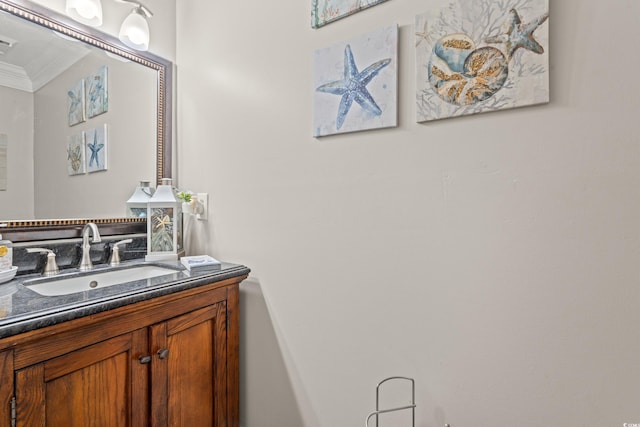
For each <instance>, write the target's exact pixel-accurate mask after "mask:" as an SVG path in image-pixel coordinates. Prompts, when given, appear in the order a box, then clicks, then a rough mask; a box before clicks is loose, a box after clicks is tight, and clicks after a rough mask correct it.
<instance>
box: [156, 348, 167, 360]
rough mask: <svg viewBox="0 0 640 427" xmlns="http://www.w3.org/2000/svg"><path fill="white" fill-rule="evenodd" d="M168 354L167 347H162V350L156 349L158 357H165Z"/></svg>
mask: <svg viewBox="0 0 640 427" xmlns="http://www.w3.org/2000/svg"><path fill="white" fill-rule="evenodd" d="M168 355H169V349H168V348H163V349H162V350H158V357H159V358H160V359H166V358H167V356H168Z"/></svg>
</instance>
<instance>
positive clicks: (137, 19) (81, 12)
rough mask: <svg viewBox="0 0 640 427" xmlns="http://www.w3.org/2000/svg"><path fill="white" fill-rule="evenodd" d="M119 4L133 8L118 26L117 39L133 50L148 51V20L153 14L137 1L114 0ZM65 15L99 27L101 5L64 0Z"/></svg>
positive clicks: (93, 0) (97, 1)
mask: <svg viewBox="0 0 640 427" xmlns="http://www.w3.org/2000/svg"><path fill="white" fill-rule="evenodd" d="M115 1H117V2H119V3H129V4H133V5H134V8H133V9H132V10H131V13H130V14H129V15H128V16H127V17H126V18H125V20H124V21H123V22H122V25H121V26H120V32H119V34H118V38H119V39H120V41H121V42H122V43H124V44H125V45H127V46H129V47H130V48H132V49H135V50H141V51H145V50H148V49H149V38H150V35H149V23H148V22H147V19H148V18H151V17H152V16H153V13H151V11H150V10H149V9H148V8H147V7H146V6H144V5H142V4H140V3H138V2H137V1H129V0H115ZM65 12H66V13H67V15H68V16H69V17H70V18H72V19H74V20H76V21H78V22H80V23H82V24H85V25H89V26H92V27H99V26H101V25H102V3H101V2H100V0H66V5H65Z"/></svg>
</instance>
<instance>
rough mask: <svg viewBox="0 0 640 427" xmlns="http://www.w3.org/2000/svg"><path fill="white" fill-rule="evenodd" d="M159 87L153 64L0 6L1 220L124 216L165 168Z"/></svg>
mask: <svg viewBox="0 0 640 427" xmlns="http://www.w3.org/2000/svg"><path fill="white" fill-rule="evenodd" d="M105 37H108V36H105ZM111 50H112V49H111ZM159 86H162V85H159V71H158V69H155V68H152V67H148V66H146V65H143V64H141V63H138V62H133V61H129V60H127V59H125V58H124V57H122V56H118V55H115V54H113V53H111V52H106V51H105V50H101V49H98V48H97V47H94V46H91V45H89V44H86V43H83V42H80V41H78V40H75V39H72V38H69V37H67V36H63V35H61V34H60V33H57V32H54V31H53V30H52V29H50V28H45V27H43V26H40V25H37V24H35V23H33V22H29V21H28V20H25V19H22V18H19V17H17V16H14V15H12V14H9V13H7V12H4V11H0V220H31V219H63V218H110V217H124V216H125V215H126V206H125V202H126V200H127V199H128V198H129V196H130V195H131V194H132V192H133V191H134V189H135V187H136V185H137V184H138V182H139V181H143V180H146V181H151V182H152V183H154V182H155V181H156V177H157V176H158V171H157V170H156V168H157V167H161V165H159V164H158V159H157V158H156V153H159V152H161V149H158V144H160V143H161V140H162V138H159V137H158V134H157V130H158V129H159V128H163V127H162V126H160V125H159V124H160V120H161V117H160V112H161V111H164V109H162V108H160V109H159V106H158V99H162V97H161V96H160V95H161V93H160V92H159ZM3 165H4V167H3ZM3 178H4V179H3Z"/></svg>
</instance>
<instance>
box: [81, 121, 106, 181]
mask: <svg viewBox="0 0 640 427" xmlns="http://www.w3.org/2000/svg"><path fill="white" fill-rule="evenodd" d="M85 145H86V155H85V159H86V162H87V172H89V173H91V172H99V171H105V170H107V125H106V124H105V125H102V126H100V127H97V128H94V129H89V130H87V131H85Z"/></svg>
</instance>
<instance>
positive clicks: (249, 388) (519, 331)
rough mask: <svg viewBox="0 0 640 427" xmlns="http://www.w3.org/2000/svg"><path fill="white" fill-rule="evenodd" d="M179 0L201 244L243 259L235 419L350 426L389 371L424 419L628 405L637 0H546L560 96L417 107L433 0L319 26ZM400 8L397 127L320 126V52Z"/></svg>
mask: <svg viewBox="0 0 640 427" xmlns="http://www.w3.org/2000/svg"><path fill="white" fill-rule="evenodd" d="M177 7H178V10H177V40H178V46H177V64H178V68H179V77H178V88H179V89H178V97H179V105H178V107H179V113H178V114H179V116H178V126H179V129H178V133H179V140H178V143H179V146H180V149H179V155H180V158H179V168H180V169H179V178H180V181H181V183H182V186H183V187H185V188H189V189H192V190H194V191H199V192H208V193H209V194H210V200H211V202H210V204H211V206H210V207H211V212H210V216H209V218H210V219H209V221H208V222H207V223H199V224H195V225H194V230H196V231H194V233H193V235H194V236H196V237H197V238H198V239H199V242H198V244H193V246H194V249H193V250H194V251H196V252H207V253H210V254H211V255H214V256H217V257H220V258H222V259H224V260H227V261H235V262H239V263H243V264H246V265H248V266H250V267H251V268H252V270H253V272H252V279H251V281H249V282H248V283H247V284H246V285H245V287H244V290H243V294H242V295H243V301H244V303H243V304H244V305H243V308H244V312H243V314H242V315H243V316H244V317H243V318H244V319H245V320H244V323H243V328H244V329H243V341H242V344H243V348H242V357H243V361H242V365H241V366H242V390H243V396H242V397H243V401H242V420H243V423H244V425H245V426H246V427H256V426H277V427H300V426H305V427H339V426H344V427H347V426H355V425H362V424H363V423H364V418H365V416H366V414H367V413H368V412H369V411H371V410H373V407H374V387H375V384H376V382H377V381H378V380H380V379H382V378H384V377H386V376H390V375H407V376H411V377H414V378H415V379H416V381H417V399H418V411H417V414H418V415H417V424H416V425H418V426H421V427H438V426H442V425H444V424H445V423H450V424H451V425H452V426H454V427H456V426H457V427H469V426H509V425H517V426H526V427H540V426H546V425H563V426H622V425H623V423H625V422H627V423H634V422H635V423H640V406H639V405H638V396H640V370H638V369H637V360H638V355H639V354H640V340H639V339H638V324H639V323H640V310H639V306H640V286H638V277H639V276H638V257H639V256H640V250H639V249H638V248H640V232H639V228H638V225H637V222H638V218H640V189H639V188H640V187H639V186H638V183H639V182H640V145H639V144H638V135H639V131H638V123H637V121H638V120H637V117H638V111H639V110H640V98H639V97H638V96H637V94H638V93H639V92H640V82H639V81H638V80H637V79H635V78H633V70H636V69H637V68H638V65H640V63H639V62H638V56H637V55H634V54H633V53H632V50H633V49H632V46H634V45H635V44H637V42H639V41H640V39H639V38H638V37H639V36H638V34H640V33H638V31H636V27H637V17H638V16H640V3H639V2H637V1H632V0H620V1H615V2H601V1H596V0H586V1H584V0H582V1H579V0H564V1H552V2H551V18H550V20H549V22H548V25H549V26H550V40H551V48H550V64H551V76H550V78H551V98H552V101H551V103H550V104H548V105H542V106H537V107H530V108H521V109H516V110H510V111H503V112H496V113H490V114H483V115H477V116H471V117H464V118H456V119H450V120H442V121H438V122H433V123H429V124H417V123H415V120H414V99H415V95H414V87H415V84H414V52H413V46H414V33H415V29H414V28H413V20H414V16H415V15H416V14H419V13H422V12H424V11H425V10H426V8H428V7H429V4H428V3H425V2H423V1H419V0H405V1H399V0H392V1H389V2H386V3H384V4H382V5H379V6H376V7H374V8H371V9H369V10H367V11H364V12H362V13H359V14H356V15H353V16H352V17H349V18H347V19H345V20H342V21H338V22H336V23H333V24H330V25H329V26H327V27H324V28H321V29H319V30H312V29H311V28H310V26H309V15H310V1H287V2H264V1H258V0H250V1H248V2H247V1H245V2H211V1H187V2H177ZM390 23H397V24H398V25H399V26H400V63H399V69H400V75H399V77H400V85H399V99H400V104H399V122H400V126H399V127H398V128H396V129H388V130H381V131H370V132H363V133H354V134H349V135H342V136H338V137H330V138H324V139H319V140H318V139H313V138H312V137H311V136H310V135H311V117H312V108H311V105H312V87H311V70H312V66H311V60H312V52H313V51H314V49H316V48H321V47H325V46H329V45H332V44H334V43H336V42H339V41H343V40H346V39H349V38H351V37H354V36H357V35H360V34H363V33H366V32H368V31H371V30H374V29H377V28H381V27H383V26H386V25H389V24H390ZM192 239H193V237H192ZM398 425H401V424H399V423H398ZM403 425H404V424H403ZM406 425H408V424H406Z"/></svg>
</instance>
